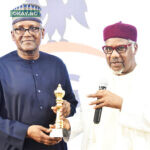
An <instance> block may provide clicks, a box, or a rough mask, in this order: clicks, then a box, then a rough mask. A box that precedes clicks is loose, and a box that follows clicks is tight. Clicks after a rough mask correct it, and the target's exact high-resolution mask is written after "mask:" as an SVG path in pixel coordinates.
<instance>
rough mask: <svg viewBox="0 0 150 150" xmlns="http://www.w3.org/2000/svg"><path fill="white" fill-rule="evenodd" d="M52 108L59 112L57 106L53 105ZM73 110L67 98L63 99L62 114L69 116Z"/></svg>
mask: <svg viewBox="0 0 150 150" xmlns="http://www.w3.org/2000/svg"><path fill="white" fill-rule="evenodd" d="M51 108H52V110H53V111H54V113H56V112H57V106H53V107H51ZM70 111H71V106H70V103H69V102H68V101H66V100H63V105H62V109H61V115H62V116H63V117H68V116H69V114H70Z"/></svg>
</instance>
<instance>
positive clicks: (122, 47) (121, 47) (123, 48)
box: [116, 45, 126, 52]
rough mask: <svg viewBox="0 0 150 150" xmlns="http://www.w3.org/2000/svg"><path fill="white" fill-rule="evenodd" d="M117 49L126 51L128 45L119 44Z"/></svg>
mask: <svg viewBox="0 0 150 150" xmlns="http://www.w3.org/2000/svg"><path fill="white" fill-rule="evenodd" d="M116 50H117V51H119V52H124V51H126V47H125V46H124V45H122V46H118V47H116Z"/></svg>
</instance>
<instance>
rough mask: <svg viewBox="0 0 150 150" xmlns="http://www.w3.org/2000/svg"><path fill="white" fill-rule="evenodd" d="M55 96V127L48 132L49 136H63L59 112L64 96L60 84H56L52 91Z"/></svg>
mask: <svg viewBox="0 0 150 150" xmlns="http://www.w3.org/2000/svg"><path fill="white" fill-rule="evenodd" d="M54 94H55V97H56V107H57V112H56V121H55V128H54V129H52V132H51V133H50V137H63V120H61V119H60V116H61V112H60V110H61V109H62V105H63V97H64V96H65V91H64V90H63V89H62V87H61V84H58V87H57V89H56V90H55V91H54Z"/></svg>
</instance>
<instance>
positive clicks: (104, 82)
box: [99, 78, 108, 90]
mask: <svg viewBox="0 0 150 150" xmlns="http://www.w3.org/2000/svg"><path fill="white" fill-rule="evenodd" d="M107 87H108V80H107V79H106V78H103V79H102V80H101V82H100V84H99V90H106V89H107Z"/></svg>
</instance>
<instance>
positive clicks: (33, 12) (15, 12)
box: [10, 10, 41, 17]
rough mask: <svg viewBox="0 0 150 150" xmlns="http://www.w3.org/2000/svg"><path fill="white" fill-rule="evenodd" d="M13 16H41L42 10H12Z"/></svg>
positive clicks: (11, 14)
mask: <svg viewBox="0 0 150 150" xmlns="http://www.w3.org/2000/svg"><path fill="white" fill-rule="evenodd" d="M10 16H11V17H41V13H40V10H11V11H10Z"/></svg>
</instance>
